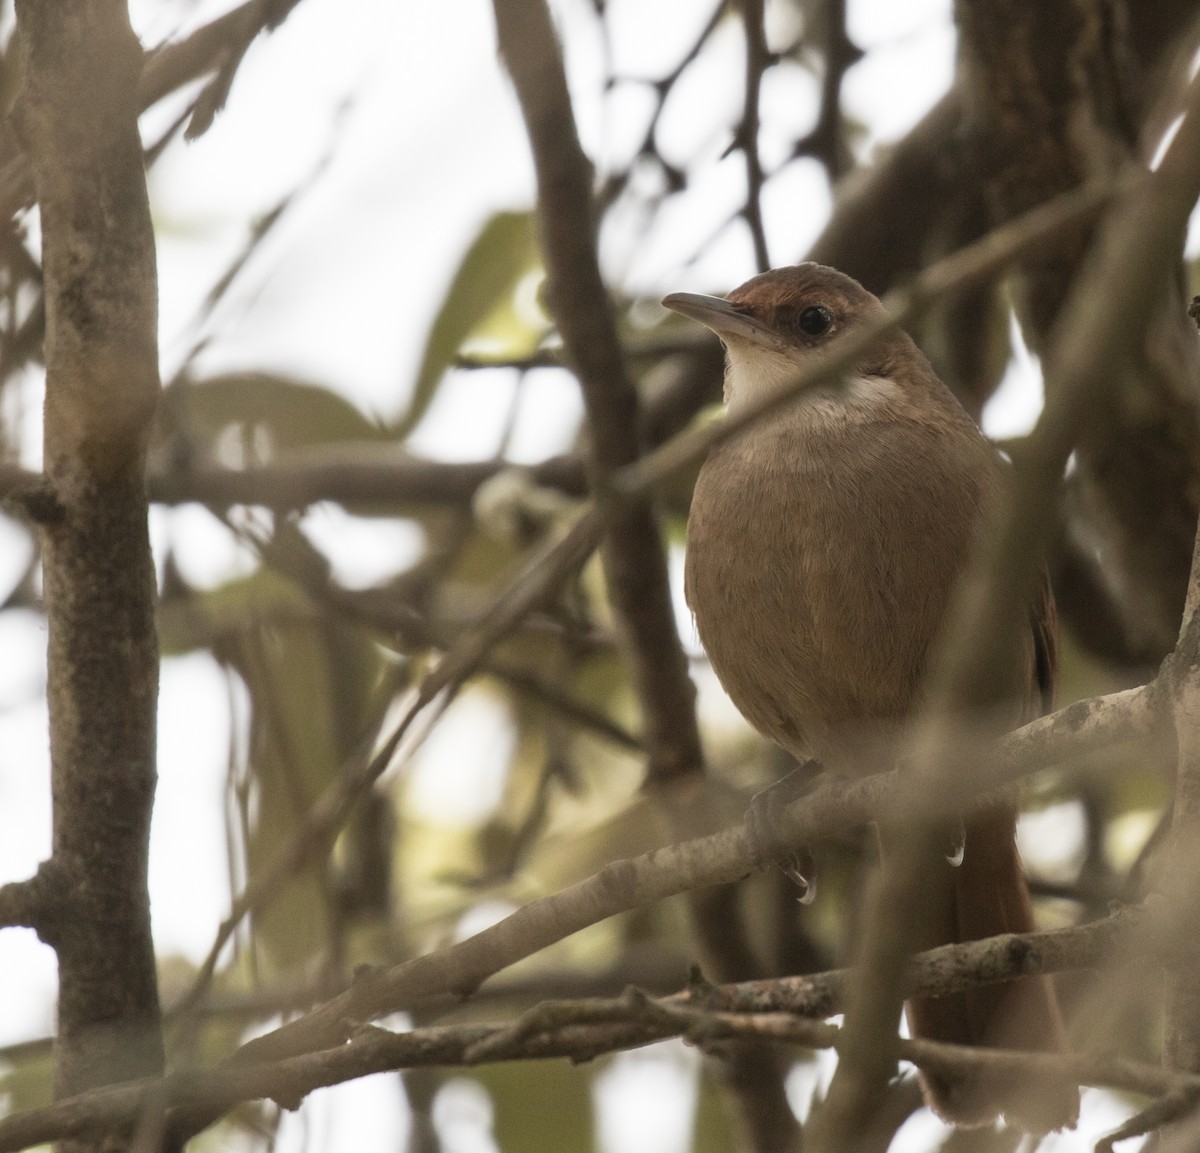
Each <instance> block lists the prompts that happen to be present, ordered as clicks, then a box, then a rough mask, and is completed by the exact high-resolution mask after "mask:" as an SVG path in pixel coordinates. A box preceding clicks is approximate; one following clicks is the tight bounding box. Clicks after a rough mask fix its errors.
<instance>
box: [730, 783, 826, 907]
mask: <svg viewBox="0 0 1200 1153" xmlns="http://www.w3.org/2000/svg"><path fill="white" fill-rule="evenodd" d="M820 772H821V768H820V764H819V763H818V762H817V761H806V762H805V763H804V764H802V765H800V766H798V767H797V768H795V769H793V770H792V772H790V773H788V775H787V776H786V777H784V778H782V780H779V781H776V782H775V784H773V785H771V786H770V787H769V788H766V789H763V790H762V792H760V793H755V795H754V796H753V797H751V798H750V804H749V806H748V807H747V809H746V831H747V834H748V835H749V838H750V844H751V846H752V848H753V850H754V857H755V860H756V861H757V862H759V863H760V864H761V863H762V862H765V861H774V862H775V863H776V864H777V865H778V866H779V868H780V869H781V870H782V871H783V874H784V876H786V877H788V878H789V879H790V880H791V881H792V882H794V883H795V885H796V887H797V888H798V889H800V901H801V903H802V904H805V905H807V904H809V903H810V902H811V901H813V900H814V898H815V897H816V895H817V873H816V867H815V863H814V861H813V856H812V853H811V852H809V850H808V849H807V848H805V847H803V846H799V847H797V846H796V845H793V844H791V843H789V841H788V839H787V837H786V836H785V835H784V834H783V831H782V827H781V826H782V815H783V811H784V810H785V809H786V808H787V806H788V805H790V804H791V803H792V802H793V801H796V800H799V799H800V798H801V797H804V796H806V795H807V794H808V793H810V792H812V790H813V789H814V788H815V787H816V783H817V780H818V779H819V776H820Z"/></svg>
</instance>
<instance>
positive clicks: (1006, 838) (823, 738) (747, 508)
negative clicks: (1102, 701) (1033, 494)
mask: <svg viewBox="0 0 1200 1153" xmlns="http://www.w3.org/2000/svg"><path fill="white" fill-rule="evenodd" d="M663 304H664V305H666V307H668V308H671V309H674V310H675V311H676V312H679V313H682V314H683V315H684V316H688V317H691V318H692V319H693V320H698V321H700V322H701V323H702V324H704V325H707V326H708V327H709V328H710V329H712V331H713V332H715V333H716V334H717V336H718V337H720V339H721V341H722V342H723V343H724V345H725V350H726V369H725V400H726V404H727V407H728V409H729V411H730V412H736V411H737V410H738V409H739V407H740V406H742V405H744V404H746V403H747V402H748V401H750V400H752V399H753V398H754V397H756V396H758V395H760V394H761V393H762V392H763V391H764V390H769V389H772V388H775V387H777V386H779V385H780V384H782V383H783V382H785V381H787V380H790V379H793V378H794V377H795V376H796V375H797V373H798V372H799V371H800V370H802V369H803V368H804V367H805V366H806V365H808V364H810V363H811V362H812V358H813V357H814V356H815V355H817V354H818V352H819V351H820V350H823V349H825V348H826V347H828V346H829V345H830V344H831V342H834V341H837V340H838V339H839V338H840V337H843V336H844V335H845V334H846V333H847V332H850V331H852V330H853V329H854V328H855V327H856V326H857V325H861V324H862V323H863V322H865V321H867V320H869V319H872V318H878V317H879V316H881V315H882V313H883V306H882V305H881V304H880V303H879V301H878V300H877V299H876V298H875V297H874V296H872V295H871V294H870V293H869V292H867V291H866V289H864V288H863V287H862V286H861V285H860V284H858V282H857V281H855V280H852V279H851V278H850V277H848V276H845V275H843V274H842V273H840V272H836V271H835V270H834V269H831V268H825V267H823V266H821V265H818V264H800V265H796V266H794V267H790V268H780V269H776V270H774V271H771V272H767V273H764V274H763V275H761V276H756V277H754V278H753V279H752V280H749V281H747V282H746V283H745V284H743V285H742V286H741V287H740V288H738V289H737V290H735V291H734V292H732V293H731V294H730V295H729V297H728V299H726V300H722V299H720V298H719V297H709V296H698V295H694V294H691V293H673V294H672V295H670V296H668V297H666V299H665V300H664V301H663ZM1003 473H1004V465H1003V463H1002V461H1001V460H1000V458H999V456H998V454H997V453H996V451H995V450H994V449H993V448H992V446H991V445H990V444H989V443H988V441H987V440H986V439H985V438H984V436H983V434H982V433H981V432H980V430H979V428H978V427H977V426H976V424H975V422H974V421H973V420H972V419H971V417H970V416H969V415H968V414H967V413H966V411H965V410H964V409H963V408H962V406H961V405H960V404H959V403H958V401H957V400H956V399H955V398H954V396H953V395H952V394H951V392H950V390H949V389H948V388H946V386H945V385H944V384H943V383H942V382H941V380H939V379H938V377H937V374H936V373H935V372H934V371H933V368H932V366H931V365H930V363H929V361H928V360H927V359H926V358H925V356H924V355H923V354H922V353H921V351H920V350H919V349H918V348H917V346H916V345H915V344H914V343H913V341H912V339H911V338H910V337H909V336H907V335H906V334H905V333H903V332H901V331H899V330H896V329H894V330H892V331H891V332H890V333H889V334H888V335H886V336H884V337H883V338H882V339H880V340H879V341H877V342H876V343H875V344H874V346H873V347H872V348H871V349H870V350H869V351H868V352H867V353H866V354H864V356H863V357H862V359H861V360H860V361H859V363H858V364H856V365H855V366H854V368H853V369H852V370H851V371H849V372H848V373H847V374H846V375H845V378H844V379H843V380H842V381H840V382H838V383H835V384H830V385H827V386H823V387H819V388H817V389H814V390H811V391H809V392H807V393H805V394H804V395H803V396H801V397H800V398H798V399H797V400H796V401H795V402H793V403H791V404H790V405H788V406H787V407H785V408H784V409H782V410H780V411H777V412H776V413H775V414H774V415H771V416H769V417H767V418H765V419H762V420H760V421H758V422H757V423H754V424H752V425H750V426H749V427H748V428H747V429H746V430H745V431H744V432H741V433H739V434H738V435H737V436H736V437H734V438H733V439H731V440H729V441H726V442H724V443H723V444H721V445H719V446H718V447H717V448H715V449H714V450H713V451H712V452H711V453H710V454H709V457H708V459H707V461H706V462H705V463H704V465H703V467H702V468H701V470H700V475H699V479H698V480H697V483H696V488H695V493H694V495H693V497H692V508H691V515H690V518H689V520H688V543H687V565H686V582H685V587H686V593H687V600H688V604H689V606H690V607H691V610H692V612H693V613H694V614H695V619H696V625H697V628H698V630H699V633H700V639H701V641H702V642H703V644H704V647H705V649H706V651H707V653H708V656H709V659H710V660H711V662H712V666H713V668H714V670H715V671H716V674H717V676H718V677H719V678H720V681H721V684H722V685H723V686H724V688H725V690H726V692H728V694H729V696H730V697H731V698H732V699H733V701H734V703H735V704H736V705H737V707H738V708H739V709H740V710H741V712H742V713H743V715H744V716H745V717H746V718H747V719H748V720H749V721H750V722H751V723H752V724H753V725H754V726H755V727H756V728H757V729H759V730H760V731H761V732H762V733H764V734H766V735H767V736H769V737H771V738H772V739H774V740H775V741H777V742H778V743H779V744H780V745H782V746H783V747H784V748H785V749H787V750H788V751H789V752H791V753H793V754H794V755H795V756H797V757H800V758H816V759H817V760H819V761H820V762H821V763H822V764H823V765H824V766H825V767H827V768H829V769H831V770H833V771H835V772H842V773H847V772H850V773H853V772H858V773H862V772H864V771H868V772H869V771H876V770H878V769H882V768H887V767H889V766H888V764H887V763H880V750H881V748H883V747H885V746H884V742H885V741H886V738H887V736H888V734H889V733H894V731H895V728H896V726H897V724H898V723H899V722H901V721H902V720H903V719H904V718H905V717H906V716H908V715H909V714H911V713H912V711H913V709H914V707H915V706H916V704H917V703H918V701H919V698H920V692H921V684H922V679H923V677H924V674H925V671H926V665H927V663H928V658H929V654H930V651H931V648H932V646H933V644H934V642H935V640H936V638H937V636H938V631H939V628H940V626H941V623H942V619H943V617H944V615H945V612H946V608H947V605H948V603H949V600H950V596H951V593H952V591H953V589H954V585H955V581H956V579H957V578H958V576H959V575H960V573H961V572H962V570H963V567H964V565H965V563H966V561H967V559H968V556H969V555H970V553H971V549H972V546H973V544H974V542H975V540H976V537H977V535H978V532H979V528H980V524H981V520H982V517H983V515H984V511H985V508H986V506H987V505H988V503H989V501H990V500H992V499H993V497H994V495H995V493H996V490H997V487H998V486H999V485H1000V484H1001V483H1002V481H1003ZM1022 634H1023V635H1022V636H1021V638H1020V641H1021V643H1020V644H1019V646H1016V647H1017V648H1018V649H1019V652H1018V654H1017V655H1016V656H1015V657H1014V659H1013V660H1012V662H1011V664H1012V666H1013V667H1012V668H1011V669H1010V670H1007V672H1008V673H1009V674H1010V675H1009V676H1008V677H1007V680H1008V683H1009V684H1010V686H1011V688H1010V691H1009V692H1007V693H1005V694H1004V696H1005V697H1006V702H1005V703H1006V704H1007V706H1008V708H1007V711H1006V719H1007V720H1008V722H1009V723H1010V724H1011V725H1015V724H1019V723H1023V722H1024V721H1026V720H1029V719H1032V718H1033V717H1035V716H1037V715H1039V714H1040V713H1041V712H1042V711H1044V710H1045V709H1046V708H1048V707H1049V701H1050V696H1051V693H1052V687H1053V678H1054V666H1055V660H1056V650H1055V622H1054V604H1053V599H1052V597H1051V594H1050V592H1049V588H1048V586H1047V585H1046V584H1045V582H1043V587H1042V589H1041V592H1040V594H1039V597H1038V599H1037V603H1036V604H1035V605H1033V606H1031V609H1030V613H1029V621H1028V627H1027V628H1024V627H1022ZM1015 827H1016V811H1015V809H1014V808H1013V807H1011V806H1002V807H997V808H993V809H989V810H988V811H986V812H981V813H976V814H974V815H972V816H971V817H969V818H968V819H967V821H966V824H965V842H964V847H963V859H962V861H961V864H960V865H959V866H958V867H952V864H951V863H950V862H947V863H946V864H945V866H944V869H943V870H942V876H941V879H940V881H939V884H938V886H937V888H936V889H935V891H932V892H926V893H922V894H919V895H914V902H918V901H919V902H920V904H919V905H917V904H914V909H920V911H921V916H922V918H923V922H924V924H925V926H926V931H925V932H924V933H923V934H922V938H921V941H920V944H921V947H923V948H928V947H932V946H934V945H940V944H946V943H952V942H959V941H969V940H975V939H978V938H981V937H987V936H991V935H993V934H996V933H1005V932H1017V933H1019V932H1027V931H1029V930H1032V929H1033V928H1034V921H1033V912H1032V907H1031V902H1030V896H1029V889H1028V886H1027V884H1026V881H1025V876H1024V872H1023V870H1022V868H1021V862H1020V858H1019V856H1018V854H1017V848H1016V842H1015ZM881 839H882V840H883V841H884V842H885V843H886V840H887V831H886V830H884V832H883V834H882V838H881ZM885 857H886V853H885ZM885 867H886V863H885ZM906 1011H907V1015H908V1020H909V1026H910V1028H911V1030H912V1032H913V1033H914V1035H918V1036H922V1037H926V1038H930V1039H936V1040H941V1041H951V1042H957V1043H961V1044H980V1043H983V1044H992V1045H999V1046H1005V1047H1013V1048H1024V1049H1032V1050H1052V1051H1057V1050H1061V1049H1064V1048H1065V1039H1064V1034H1063V1026H1062V1020H1061V1016H1060V1013H1059V1008H1058V1004H1057V1001H1056V998H1055V994H1054V988H1053V986H1052V985H1051V983H1050V982H1049V980H1048V979H1047V978H1031V979H1024V980H1021V981H1019V982H1013V983H1010V984H1007V985H999V986H992V987H988V988H981V989H979V990H973V991H971V992H968V993H965V994H960V995H956V996H952V997H945V998H939V999H932V998H931V999H925V1000H914V1001H910V1002H909V1003H908V1005H907V1007H906ZM923 1081H924V1087H925V1092H926V1098H927V1100H928V1101H929V1103H930V1105H931V1106H932V1107H933V1108H934V1109H935V1110H936V1111H937V1112H938V1113H939V1114H940V1115H941V1116H942V1117H944V1118H946V1119H947V1120H950V1121H953V1122H956V1123H959V1124H968V1123H976V1124H978V1123H989V1122H991V1121H993V1120H994V1119H995V1118H996V1116H997V1115H999V1114H1001V1113H1004V1114H1005V1115H1007V1116H1008V1118H1009V1120H1010V1121H1013V1122H1014V1123H1017V1124H1021V1125H1023V1126H1024V1127H1028V1128H1033V1129H1038V1130H1043V1131H1044V1130H1046V1129H1049V1128H1055V1127H1058V1126H1061V1125H1065V1124H1072V1123H1073V1122H1074V1120H1075V1119H1076V1115H1077V1113H1078V1093H1077V1092H1076V1091H1075V1090H1074V1089H1071V1090H1070V1091H1069V1092H1068V1091H1065V1090H1047V1091H1045V1092H1039V1093H1038V1094H1037V1095H1036V1096H1037V1100H1036V1101H1034V1100H1031V1099H1030V1098H1031V1097H1032V1096H1033V1095H1032V1094H1030V1093H1029V1092H1028V1091H1023V1090H1021V1089H1020V1088H1019V1087H1017V1086H1015V1085H1013V1084H1012V1083H1011V1082H1010V1083H1008V1084H1000V1083H998V1082H996V1081H994V1080H993V1081H975V1082H970V1083H963V1082H960V1081H951V1080H948V1079H934V1078H930V1077H925V1078H924V1079H923Z"/></svg>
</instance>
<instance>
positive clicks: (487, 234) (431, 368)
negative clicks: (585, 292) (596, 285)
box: [392, 212, 538, 438]
mask: <svg viewBox="0 0 1200 1153" xmlns="http://www.w3.org/2000/svg"><path fill="white" fill-rule="evenodd" d="M537 259H538V256H537V239H536V234H535V230H534V217H533V214H532V213H530V212H497V213H496V214H495V215H494V216H493V217H492V218H491V219H490V220H488V221H487V222H486V223H485V224H484V226H483V227H482V228H481V229H480V231H479V235H478V236H476V237H475V239H474V241H473V242H472V243H471V246H470V248H468V249H467V252H466V255H465V256H464V257H463V259H462V263H461V264H460V265H459V267H458V271H457V272H456V273H455V274H454V279H453V281H451V283H450V288H449V290H448V291H447V293H446V296H445V298H444V299H443V301H442V307H441V308H440V310H439V311H438V314H437V317H436V318H435V320H434V322H433V326H432V328H431V329H430V330H429V339H428V340H427V342H426V344H425V355H424V356H423V357H422V359H421V368H420V371H419V372H418V373H417V380H416V384H415V385H414V386H413V391H412V395H411V396H410V398H409V402H408V410H407V411H406V412H405V413H404V414H403V415H402V416H401V417H400V419H399V420H398V421H397V422H396V427H395V428H394V429H393V430H392V432H393V435H395V436H397V437H400V438H403V437H405V436H407V435H408V433H409V432H411V431H412V429H413V428H415V427H416V425H417V422H418V421H420V419H421V417H422V416H424V415H425V412H426V411H427V410H428V408H429V405H430V403H431V402H432V400H433V397H434V395H435V394H436V392H437V387H438V384H439V383H440V382H441V379H442V375H443V374H444V373H445V371H446V369H447V368H449V367H450V365H451V364H452V363H453V361H454V358H455V356H456V355H457V354H458V350H459V349H460V348H461V347H462V345H463V342H464V341H465V340H466V339H467V338H468V337H469V336H470V335H471V334H472V333H473V332H475V331H476V330H477V329H478V327H479V326H480V325H481V324H483V323H484V322H485V321H488V320H489V318H492V319H493V321H494V319H495V314H496V310H497V306H498V305H500V304H502V303H504V302H505V298H506V297H510V296H511V294H512V291H513V289H514V288H516V286H517V283H518V282H519V281H520V279H521V277H522V276H524V275H525V274H526V273H527V272H529V271H530V269H531V268H533V267H534V266H535V265H536V263H537Z"/></svg>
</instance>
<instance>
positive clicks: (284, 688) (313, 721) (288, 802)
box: [163, 523, 383, 970]
mask: <svg viewBox="0 0 1200 1153" xmlns="http://www.w3.org/2000/svg"><path fill="white" fill-rule="evenodd" d="M277 538H286V542H285V543H286V548H287V549H288V550H289V555H290V554H304V555H308V556H311V559H312V561H313V563H314V564H316V565H320V564H323V563H324V562H323V558H321V557H320V555H319V554H318V553H316V551H315V550H314V549H313V548H312V546H311V545H310V544H309V543H308V541H307V540H305V538H304V537H303V535H302V534H301V533H300V531H299V530H298V529H297V528H296V527H295V526H294V525H292V524H289V523H284V524H281V525H280V526H279V527H278V529H277ZM280 547H281V548H282V547H284V545H283V544H281V545H280ZM189 617H190V623H189ZM206 618H207V622H206ZM164 619H165V621H166V623H167V626H168V627H165V628H164V630H163V635H164V640H165V642H166V643H167V644H168V645H171V644H173V643H174V644H178V643H184V644H186V643H189V642H190V643H193V644H194V643H206V644H207V645H208V646H209V647H211V649H212V651H213V654H214V656H216V657H217V659H218V660H220V661H221V662H222V663H223V664H225V665H227V666H229V667H231V668H233V669H235V670H236V671H237V673H238V674H239V675H240V677H241V678H242V681H243V682H244V684H245V686H246V689H247V692H248V693H249V696H250V702H251V716H250V743H249V748H250V753H249V760H250V764H249V773H250V775H251V778H252V781H253V785H254V796H253V800H254V803H253V805H252V806H251V812H252V814H253V827H252V830H251V834H250V841H249V844H248V845H247V862H248V868H249V874H250V879H251V880H253V879H254V877H255V876H256V875H257V874H258V873H259V872H260V871H261V870H262V869H264V868H266V867H269V865H270V864H271V863H272V862H273V861H274V860H275V858H276V856H277V854H278V853H279V852H280V850H281V849H282V848H283V847H284V845H286V844H287V843H288V842H289V841H290V839H291V837H292V834H293V832H294V830H295V827H296V823H297V821H298V820H299V818H300V817H301V815H302V814H303V813H304V812H306V811H307V810H308V808H309V807H310V806H311V805H312V804H313V803H314V801H315V800H316V799H317V797H318V796H319V795H320V794H321V793H322V792H323V791H324V789H325V788H326V786H327V785H328V784H329V783H330V781H331V780H332V779H333V777H334V776H335V775H336V774H337V773H338V772H339V770H340V768H341V765H342V763H343V761H344V760H345V758H346V756H347V755H348V754H349V752H350V750H351V748H352V747H353V746H354V744H355V743H356V742H357V741H358V740H359V739H360V738H361V737H362V735H363V731H364V727H365V726H366V724H367V723H368V719H369V717H370V715H371V714H372V712H373V711H374V710H375V709H376V708H377V707H378V706H377V704H376V702H375V699H374V698H375V696H376V694H377V692H378V691H379V686H380V676H381V672H382V668H383V664H382V658H381V656H380V652H379V649H378V648H377V646H376V645H375V644H374V642H373V640H372V638H371V635H370V634H369V632H367V631H366V630H365V629H363V628H360V627H358V626H356V625H350V624H346V623H344V622H342V621H339V620H336V619H330V618H329V617H326V616H325V615H323V614H321V613H320V612H318V611H317V609H316V608H314V606H313V605H312V604H311V603H310V602H309V599H308V597H307V596H306V595H305V594H304V592H303V591H302V590H301V589H299V588H298V587H297V586H295V585H293V584H291V582H289V581H288V580H287V579H285V578H284V577H282V576H281V575H279V574H278V573H277V572H274V571H273V570H271V569H267V568H264V569H261V570H259V571H258V572H256V573H254V574H253V575H252V576H250V577H247V578H245V579H244V580H240V581H234V582H231V583H230V584H228V585H225V586H224V587H222V588H220V589H217V590H214V591H213V592H211V593H205V594H198V595H195V596H193V597H191V598H189V599H187V600H184V601H183V602H182V604H181V605H180V607H179V608H178V609H177V610H176V613H175V618H174V621H173V622H172V621H171V619H170V618H169V617H164ZM206 623H207V626H208V627H207V629H206V628H205V624H206ZM214 625H215V626H217V627H214ZM327 867H328V863H327V860H326V859H325V858H323V857H322V858H319V859H318V860H317V861H315V862H314V863H313V864H312V865H311V867H309V868H307V869H306V870H304V871H303V872H302V873H301V875H299V876H297V877H296V878H294V879H293V880H292V881H291V882H290V883H289V884H288V885H287V886H286V887H285V888H284V890H283V891H282V892H281V893H280V894H279V895H278V896H277V897H276V899H275V900H274V901H273V902H272V903H271V904H270V905H268V906H267V908H266V909H265V910H263V911H262V912H261V913H260V914H258V915H257V916H256V917H255V918H254V929H255V934H256V941H257V942H258V943H259V944H260V945H261V946H263V948H264V950H265V956H266V957H267V959H268V960H269V961H270V962H271V964H272V965H273V966H277V967H278V968H280V969H284V970H286V969H290V968H292V967H294V966H296V965H298V964H300V963H302V962H304V961H306V960H308V959H309V958H311V957H312V956H314V955H315V954H316V953H317V952H319V951H320V950H321V949H323V948H324V947H325V945H326V943H327V940H328V931H329V926H328V924H327V920H328V918H327V916H326V910H327V898H328V878H327Z"/></svg>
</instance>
